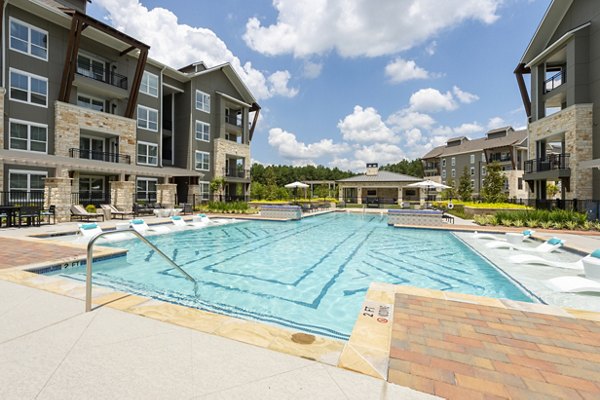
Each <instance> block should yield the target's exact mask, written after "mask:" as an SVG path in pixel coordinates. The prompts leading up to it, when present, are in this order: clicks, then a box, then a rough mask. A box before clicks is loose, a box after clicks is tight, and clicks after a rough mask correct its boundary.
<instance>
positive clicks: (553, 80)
mask: <svg viewBox="0 0 600 400" xmlns="http://www.w3.org/2000/svg"><path fill="white" fill-rule="evenodd" d="M564 78H565V71H564V70H561V71H559V72H557V73H556V74H554V75H552V76H551V77H550V78H548V79H546V80H545V81H544V93H548V92H551V91H552V90H554V89H556V88H557V87H559V86H560V85H562V84H563V83H565V79H564Z"/></svg>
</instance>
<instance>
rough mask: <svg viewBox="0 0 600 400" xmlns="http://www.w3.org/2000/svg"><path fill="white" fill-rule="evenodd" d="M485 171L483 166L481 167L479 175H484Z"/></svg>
mask: <svg viewBox="0 0 600 400" xmlns="http://www.w3.org/2000/svg"><path fill="white" fill-rule="evenodd" d="M485 172H486V170H485V167H481V176H485Z"/></svg>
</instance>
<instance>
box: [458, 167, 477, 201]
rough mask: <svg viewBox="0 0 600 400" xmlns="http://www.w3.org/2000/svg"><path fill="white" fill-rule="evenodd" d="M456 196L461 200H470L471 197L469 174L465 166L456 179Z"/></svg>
mask: <svg viewBox="0 0 600 400" xmlns="http://www.w3.org/2000/svg"><path fill="white" fill-rule="evenodd" d="M458 197H460V199H461V200H462V201H471V198H472V197H473V186H472V185H471V175H469V169H468V168H467V167H466V166H465V168H464V169H463V173H462V175H461V176H460V179H459V181H458Z"/></svg>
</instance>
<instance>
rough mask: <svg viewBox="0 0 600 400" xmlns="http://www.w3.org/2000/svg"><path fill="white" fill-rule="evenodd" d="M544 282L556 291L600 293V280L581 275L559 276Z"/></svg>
mask: <svg viewBox="0 0 600 400" xmlns="http://www.w3.org/2000/svg"><path fill="white" fill-rule="evenodd" d="M544 284H545V285H546V286H548V287H549V288H550V289H552V290H554V291H556V292H566V293H582V292H597V293H600V282H597V281H594V280H591V279H587V278H582V277H581V276H559V277H558V278H552V279H548V280H547V281H544Z"/></svg>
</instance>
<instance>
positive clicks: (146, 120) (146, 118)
mask: <svg viewBox="0 0 600 400" xmlns="http://www.w3.org/2000/svg"><path fill="white" fill-rule="evenodd" d="M137 126H138V128H142V129H147V130H149V131H153V132H158V110H155V109H153V108H149V107H144V106H140V105H138V108H137Z"/></svg>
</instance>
